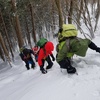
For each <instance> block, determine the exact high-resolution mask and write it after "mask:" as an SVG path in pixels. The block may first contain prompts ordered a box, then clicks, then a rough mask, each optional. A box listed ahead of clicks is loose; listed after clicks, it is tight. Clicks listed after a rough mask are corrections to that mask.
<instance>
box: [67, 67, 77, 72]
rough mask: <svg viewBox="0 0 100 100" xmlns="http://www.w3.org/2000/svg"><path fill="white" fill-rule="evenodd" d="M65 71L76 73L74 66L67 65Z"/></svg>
mask: <svg viewBox="0 0 100 100" xmlns="http://www.w3.org/2000/svg"><path fill="white" fill-rule="evenodd" d="M67 72H68V74H74V73H76V68H74V67H72V66H69V67H68V68H67Z"/></svg>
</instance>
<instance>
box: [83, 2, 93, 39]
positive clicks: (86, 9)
mask: <svg viewBox="0 0 100 100" xmlns="http://www.w3.org/2000/svg"><path fill="white" fill-rule="evenodd" d="M84 3H85V11H86V12H87V15H88V18H87V22H88V25H89V27H88V29H89V31H90V34H91V37H92V38H94V31H93V27H92V24H91V18H90V14H89V10H88V7H87V1H86V0H84ZM84 16H85V15H84ZM87 22H86V23H87ZM88 25H87V26H88Z"/></svg>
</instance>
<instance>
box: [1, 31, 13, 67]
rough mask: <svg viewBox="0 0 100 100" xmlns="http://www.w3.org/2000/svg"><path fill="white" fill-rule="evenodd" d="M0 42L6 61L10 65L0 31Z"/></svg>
mask: <svg viewBox="0 0 100 100" xmlns="http://www.w3.org/2000/svg"><path fill="white" fill-rule="evenodd" d="M0 44H1V46H2V48H3V51H4V54H5V56H6V59H7V61H8V62H9V64H10V66H11V63H10V57H9V53H8V50H7V49H6V47H5V44H4V40H3V38H2V35H1V33H0ZM11 67H12V66H11Z"/></svg>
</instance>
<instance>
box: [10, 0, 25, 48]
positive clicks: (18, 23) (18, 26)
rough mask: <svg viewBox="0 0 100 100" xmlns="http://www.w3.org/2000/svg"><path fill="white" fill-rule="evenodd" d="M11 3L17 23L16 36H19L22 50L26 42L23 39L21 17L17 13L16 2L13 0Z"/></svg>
mask: <svg viewBox="0 0 100 100" xmlns="http://www.w3.org/2000/svg"><path fill="white" fill-rule="evenodd" d="M11 3H12V9H13V11H14V13H15V16H14V18H15V23H16V34H17V39H18V44H19V47H20V48H21V47H22V46H23V45H24V42H23V38H22V33H21V27H20V22H19V17H18V15H17V11H16V0H11Z"/></svg>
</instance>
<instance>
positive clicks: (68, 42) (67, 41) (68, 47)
mask: <svg viewBox="0 0 100 100" xmlns="http://www.w3.org/2000/svg"><path fill="white" fill-rule="evenodd" d="M66 46H67V49H68V51H70V38H68V39H66Z"/></svg>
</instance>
